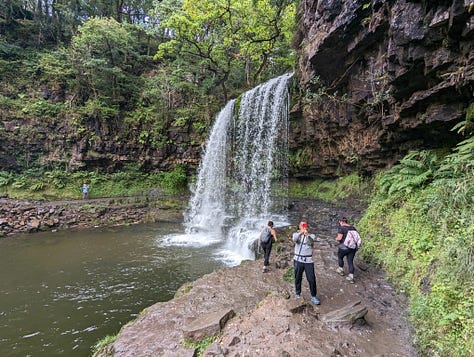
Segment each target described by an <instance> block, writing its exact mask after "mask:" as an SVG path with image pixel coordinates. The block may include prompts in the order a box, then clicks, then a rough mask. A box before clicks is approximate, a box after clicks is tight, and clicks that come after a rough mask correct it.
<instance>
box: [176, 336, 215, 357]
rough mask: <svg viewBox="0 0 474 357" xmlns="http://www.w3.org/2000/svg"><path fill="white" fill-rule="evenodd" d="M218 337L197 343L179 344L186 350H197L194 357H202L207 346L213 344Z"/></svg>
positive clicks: (187, 341) (211, 337)
mask: <svg viewBox="0 0 474 357" xmlns="http://www.w3.org/2000/svg"><path fill="white" fill-rule="evenodd" d="M218 337H219V336H210V337H207V338H205V339H204V340H202V341H199V342H194V341H189V340H186V339H185V340H183V341H182V342H181V344H182V345H183V346H184V347H186V348H193V349H195V350H197V355H196V357H200V356H202V354H203V352H204V351H205V349H206V348H207V346H209V345H210V344H211V343H213V342H214V341H215V340H217V339H218Z"/></svg>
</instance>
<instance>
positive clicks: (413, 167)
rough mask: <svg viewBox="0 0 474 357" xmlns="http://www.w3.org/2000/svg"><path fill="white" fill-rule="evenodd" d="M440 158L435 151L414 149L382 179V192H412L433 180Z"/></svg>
mask: <svg viewBox="0 0 474 357" xmlns="http://www.w3.org/2000/svg"><path fill="white" fill-rule="evenodd" d="M437 168H438V159H437V156H436V154H435V153H434V152H433V151H427V150H424V151H413V152H410V153H409V154H408V155H406V156H405V157H404V158H403V159H402V160H400V163H399V164H398V165H396V166H394V167H393V168H392V169H390V170H389V171H388V172H386V173H385V174H384V175H383V176H382V177H381V179H380V192H382V193H384V194H389V195H393V194H396V193H411V192H412V191H413V190H414V189H417V188H420V187H423V186H425V185H427V184H428V183H430V182H431V181H432V180H433V176H434V172H435V171H436V170H437Z"/></svg>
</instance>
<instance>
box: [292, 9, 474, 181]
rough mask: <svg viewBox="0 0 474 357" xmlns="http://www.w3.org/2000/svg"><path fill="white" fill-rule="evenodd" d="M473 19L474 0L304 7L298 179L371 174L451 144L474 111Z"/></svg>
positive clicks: (295, 152)
mask: <svg viewBox="0 0 474 357" xmlns="http://www.w3.org/2000/svg"><path fill="white" fill-rule="evenodd" d="M473 15H474V1H473V0H462V1H460V0H455V1H423V0H421V1H416V0H413V1H407V0H396V1H393V0H392V1H381V0H372V1H370V0H360V1H342V0H319V1H317V0H306V1H302V2H301V4H300V21H299V32H298V38H297V40H296V43H297V47H298V52H299V60H298V66H297V80H298V82H299V86H300V96H299V101H298V104H297V105H295V106H294V107H293V112H292V118H293V121H292V131H293V140H292V142H291V145H290V147H291V150H292V169H293V172H294V174H295V175H296V176H301V177H304V176H309V177H311V176H314V175H318V176H334V175H335V174H338V173H344V172H351V171H354V170H358V171H359V172H361V171H362V172H365V173H373V172H375V171H376V170H377V169H379V168H382V167H386V166H389V165H391V164H392V163H394V162H395V161H396V160H398V159H400V158H401V157H402V156H403V155H405V154H406V153H407V152H408V151H409V150H412V149H426V148H440V147H451V146H453V145H454V144H455V143H456V142H457V141H458V140H459V139H460V137H459V136H458V134H457V133H456V132H453V131H451V129H452V128H453V127H454V126H455V124H457V123H459V122H461V121H463V120H465V118H466V110H467V108H468V107H469V106H470V105H471V106H473V105H474V104H473V102H474V100H473V90H474V63H473V62H474V61H473V59H474V51H473V47H474V41H473V37H474V17H473Z"/></svg>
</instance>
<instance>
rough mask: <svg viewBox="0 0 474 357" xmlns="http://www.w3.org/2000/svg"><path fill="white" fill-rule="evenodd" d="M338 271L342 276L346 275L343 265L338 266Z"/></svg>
mask: <svg viewBox="0 0 474 357" xmlns="http://www.w3.org/2000/svg"><path fill="white" fill-rule="evenodd" d="M336 273H338V274H339V275H340V276H344V269H343V268H341V267H337V269H336Z"/></svg>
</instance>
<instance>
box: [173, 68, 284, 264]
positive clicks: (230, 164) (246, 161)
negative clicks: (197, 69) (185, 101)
mask: <svg viewBox="0 0 474 357" xmlns="http://www.w3.org/2000/svg"><path fill="white" fill-rule="evenodd" d="M291 76H292V75H291V74H286V75H283V76H280V77H278V78H274V79H272V80H270V81H268V82H266V83H263V84H261V85H259V86H258V87H255V88H254V89H252V90H250V91H248V92H245V93H244V94H243V95H242V96H241V100H240V107H239V110H238V113H234V111H235V110H234V107H235V100H232V101H230V102H229V103H227V105H226V106H225V107H224V109H222V111H221V112H220V113H219V114H218V115H217V117H216V122H215V123H214V126H213V128H212V131H211V135H210V137H209V140H208V142H207V145H206V150H205V154H204V156H203V159H202V162H201V164H200V167H199V174H198V179H197V182H196V185H195V187H194V190H193V197H192V198H191V201H190V205H189V209H188V210H187V211H186V213H185V217H184V218H185V219H184V224H185V228H186V234H185V235H181V236H176V237H175V238H174V243H179V242H182V243H184V242H187V243H190V242H191V243H192V244H201V245H209V244H213V243H217V242H221V243H222V244H221V247H220V250H219V252H218V255H219V259H222V260H224V261H225V262H226V263H228V264H229V265H235V264H239V263H240V262H241V261H242V260H243V259H254V251H253V248H252V247H253V245H254V243H255V240H256V239H257V238H258V235H259V233H260V229H261V227H262V226H264V225H266V223H267V221H268V220H273V221H274V223H275V225H276V226H278V225H283V224H287V220H288V219H287V216H286V206H287V202H286V195H287V177H288V113H289V92H288V82H289V80H290V79H291Z"/></svg>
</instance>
